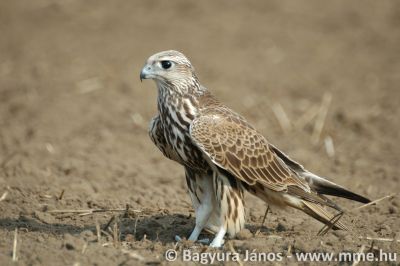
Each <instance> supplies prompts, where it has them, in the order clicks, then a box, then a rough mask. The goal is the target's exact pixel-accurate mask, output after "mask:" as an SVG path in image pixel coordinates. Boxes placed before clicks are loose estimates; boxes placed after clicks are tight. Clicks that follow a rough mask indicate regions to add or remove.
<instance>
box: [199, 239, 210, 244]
mask: <svg viewBox="0 0 400 266" xmlns="http://www.w3.org/2000/svg"><path fill="white" fill-rule="evenodd" d="M197 242H198V243H200V244H205V245H207V244H208V243H210V239H209V238H203V239H200V240H199V241H197Z"/></svg>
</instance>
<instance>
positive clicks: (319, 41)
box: [0, 0, 400, 265]
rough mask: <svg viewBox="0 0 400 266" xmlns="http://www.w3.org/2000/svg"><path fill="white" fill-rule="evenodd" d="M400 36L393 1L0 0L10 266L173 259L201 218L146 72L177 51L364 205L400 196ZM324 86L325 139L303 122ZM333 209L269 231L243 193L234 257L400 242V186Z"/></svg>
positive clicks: (1, 240) (272, 220)
mask: <svg viewBox="0 0 400 266" xmlns="http://www.w3.org/2000/svg"><path fill="white" fill-rule="evenodd" d="M399 28H400V3H399V2H398V1H372V0H371V1H351V2H350V1H329V2H327V1H317V0H315V1H278V0H276V1H255V0H252V1H186V0H180V1H176V0H174V1H155V0H151V1H140V2H139V1H136V2H135V1H94V0H92V1H77V0H68V1H55V0H37V1H1V2H0V32H1V37H0V197H1V198H0V265H11V264H12V265H141V264H162V265H164V264H168V262H167V261H166V260H165V258H164V252H165V251H166V250H168V249H170V248H174V247H176V246H175V241H174V236H175V235H180V236H182V237H186V236H188V234H189V233H190V231H191V229H192V228H193V226H194V212H193V209H192V207H191V203H190V198H189V196H188V193H187V189H186V183H185V180H184V175H183V169H182V168H181V167H180V166H178V165H177V164H175V163H174V162H172V161H169V160H167V159H165V158H163V156H162V154H161V153H160V152H159V151H158V150H157V149H156V147H155V146H154V145H153V144H152V143H151V141H150V139H149V138H148V135H147V124H148V122H149V121H150V119H151V118H152V116H154V115H155V113H156V104H155V103H156V89H155V86H154V84H153V83H152V82H147V81H146V82H143V83H140V81H139V72H140V69H141V67H142V66H143V64H144V62H145V60H146V59H147V58H148V57H149V56H150V55H152V54H153V53H155V52H158V51H161V50H167V49H176V50H180V51H182V52H184V53H185V54H186V55H187V56H188V57H189V58H190V59H191V61H192V63H193V64H194V66H195V67H196V70H197V73H198V76H199V78H200V80H201V81H202V83H203V84H204V85H205V86H207V87H208V88H209V89H210V90H211V91H212V92H213V93H214V94H215V95H216V96H217V97H218V98H219V99H221V100H222V101H224V102H225V103H226V104H227V105H229V106H231V107H232V108H233V109H235V110H237V111H238V112H239V113H241V114H243V115H244V116H246V117H247V118H248V120H250V121H251V123H253V124H254V125H255V126H256V127H257V129H259V131H261V132H262V133H263V134H264V135H265V136H266V137H267V138H268V139H269V140H270V141H271V142H272V143H274V144H275V145H276V146H278V147H280V148H281V149H282V150H283V151H284V152H286V153H287V154H289V155H290V156H291V157H292V158H294V159H296V160H298V161H299V162H301V163H302V164H303V165H305V166H306V167H307V168H308V169H309V170H311V171H313V172H316V173H317V174H320V175H322V176H327V177H329V178H331V179H332V180H334V181H335V182H337V183H339V184H341V185H343V186H346V187H348V188H351V189H352V190H354V191H355V192H357V193H360V194H362V195H365V196H367V197H369V198H371V199H379V198H381V197H384V196H387V195H391V194H394V193H398V191H399V190H400V185H399V170H398V168H397V167H398V163H399V158H400V149H399V137H400V134H399V131H400V124H399V117H400V111H399V110H400V109H399V107H398V106H399V103H400V87H399V86H400V85H399V84H400V31H399ZM324 95H331V97H332V101H331V105H330V106H329V109H328V113H327V117H326V120H325V124H324V128H323V130H322V133H321V136H320V141H319V142H318V143H315V141H313V139H312V135H313V131H314V124H315V121H316V119H314V120H312V121H311V122H309V123H303V122H302V121H305V120H304V117H306V116H307V114H312V113H313V110H317V109H316V108H317V107H318V106H319V105H320V104H321V100H322V99H323V97H324ZM279 105H280V106H282V108H283V110H284V111H285V113H286V114H287V116H288V118H289V120H290V122H291V125H292V126H291V128H290V129H287V130H283V129H282V127H281V126H280V124H279V121H278V119H277V117H276V116H275V113H274V111H273V109H274V108H275V109H276V108H277V106H279ZM314 112H315V111H314ZM317 120H318V119H317ZM329 139H331V140H333V146H334V151H335V152H334V154H332V152H330V153H328V152H327V149H326V147H329V145H328V146H326V145H325V143H328V144H329V143H330V142H329ZM329 154H330V155H329ZM397 195H398V194H397ZM335 200H336V199H335ZM337 202H338V203H339V204H340V205H341V206H343V207H344V208H345V209H346V210H349V211H348V213H346V214H345V215H344V218H343V219H344V221H345V222H346V223H347V225H348V226H349V227H350V228H351V230H350V231H349V232H343V231H342V232H341V231H335V232H331V231H330V232H328V233H327V234H326V235H325V236H316V234H317V233H318V231H319V229H320V228H321V227H322V225H321V224H320V223H318V222H316V221H314V220H313V219H312V218H310V217H308V216H306V215H305V214H303V213H301V212H299V211H296V210H279V209H272V212H271V213H269V214H268V216H267V219H266V222H265V224H264V226H261V223H262V220H263V215H264V212H265V210H266V205H265V204H264V203H263V202H261V201H259V200H257V199H255V198H253V197H250V196H247V200H246V205H247V206H246V209H247V210H246V211H247V226H246V228H247V229H246V230H244V231H243V232H241V233H240V235H239V236H238V237H237V238H236V239H233V240H229V241H227V243H226V244H225V247H224V249H225V250H231V248H233V249H234V250H236V251H237V252H239V253H241V254H244V253H245V251H246V250H249V251H253V250H255V251H257V252H282V253H283V254H285V256H286V254H292V253H293V254H294V253H295V252H334V253H335V254H337V253H338V252H342V251H350V252H358V251H359V250H361V249H362V248H363V250H364V251H365V252H367V251H371V252H375V253H376V252H379V249H382V250H383V251H384V252H399V247H400V243H399V239H400V198H399V197H398V196H394V197H391V198H386V199H384V200H382V201H381V202H379V203H378V204H377V205H374V206H369V207H365V208H362V209H360V210H352V209H354V208H356V207H358V206H360V204H358V203H355V202H350V201H347V200H341V199H337ZM126 206H128V207H129V209H128V211H114V212H112V211H107V212H98V213H92V214H90V213H89V214H88V213H86V214H85V213H83V215H82V213H54V212H52V211H54V210H87V209H118V210H124V209H125V208H126ZM80 214H81V215H80ZM112 217H115V218H114V219H113V220H111V222H110V223H109V225H108V226H107V224H108V222H109V221H110V219H111V218H112ZM96 225H98V226H100V229H104V232H103V233H101V235H100V241H99V239H98V236H97V230H96ZM16 228H17V229H18V230H17V249H16V257H17V258H16V259H17V261H16V262H12V255H13V241H14V236H15V229H16ZM209 237H211V236H209ZM366 237H370V238H385V239H397V242H396V241H382V240H368V239H365V238H366ZM185 247H187V248H189V247H190V248H191V250H194V251H196V250H197V251H204V250H206V246H202V245H201V244H194V245H193V244H191V243H183V244H180V245H179V246H177V247H176V248H177V249H178V251H179V252H181V251H182V249H183V248H185ZM399 256H400V255H399ZM399 256H398V258H397V263H398V262H399V261H400V258H399ZM336 263H337V262H331V263H329V264H331V265H335V264H336ZM175 264H185V263H184V262H182V260H181V259H178V260H177V261H176V262H175ZM220 264H221V263H220ZM227 264H230V265H237V262H229V263H227ZM273 264H275V265H276V264H278V265H285V264H293V265H295V264H296V261H295V260H294V259H293V258H285V259H284V260H283V261H281V262H274V263H273ZM305 264H309V263H305ZM345 264H346V263H345ZM347 264H351V262H350V263H349V262H347ZM375 264H378V263H375ZM379 264H380V265H384V264H386V263H384V262H381V263H379ZM393 264H394V262H393ZM361 265H362V264H361Z"/></svg>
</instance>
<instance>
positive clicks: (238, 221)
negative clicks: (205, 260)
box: [210, 172, 245, 247]
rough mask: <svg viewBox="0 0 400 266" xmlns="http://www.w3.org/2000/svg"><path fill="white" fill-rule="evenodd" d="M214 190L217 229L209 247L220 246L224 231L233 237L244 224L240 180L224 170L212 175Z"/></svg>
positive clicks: (242, 190)
mask: <svg viewBox="0 0 400 266" xmlns="http://www.w3.org/2000/svg"><path fill="white" fill-rule="evenodd" d="M214 192H215V197H216V199H217V202H218V208H217V210H218V211H217V213H218V218H219V222H218V223H217V224H218V227H219V228H218V230H217V234H216V236H215V238H214V240H213V241H212V242H211V244H210V246H211V247H221V246H222V245H223V243H224V236H225V235H226V233H228V235H229V236H230V237H234V236H235V235H236V234H237V233H238V232H239V231H240V230H242V229H243V227H244V224H245V213H244V199H243V195H244V189H243V186H242V184H241V183H240V181H238V180H236V179H235V178H234V177H233V176H232V175H230V174H229V173H226V172H222V173H219V174H218V175H215V176H214Z"/></svg>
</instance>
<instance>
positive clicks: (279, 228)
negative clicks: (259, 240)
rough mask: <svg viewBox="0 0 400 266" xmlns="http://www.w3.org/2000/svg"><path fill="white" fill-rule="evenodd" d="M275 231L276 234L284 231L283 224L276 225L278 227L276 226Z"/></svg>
mask: <svg viewBox="0 0 400 266" xmlns="http://www.w3.org/2000/svg"><path fill="white" fill-rule="evenodd" d="M276 231H278V232H283V231H286V227H285V226H284V225H283V224H281V223H278V225H277V226H276Z"/></svg>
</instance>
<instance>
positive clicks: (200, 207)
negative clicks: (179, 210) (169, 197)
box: [186, 168, 215, 241]
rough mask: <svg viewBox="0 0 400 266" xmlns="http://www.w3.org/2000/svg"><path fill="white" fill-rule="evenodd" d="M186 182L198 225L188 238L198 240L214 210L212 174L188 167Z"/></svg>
mask: <svg viewBox="0 0 400 266" xmlns="http://www.w3.org/2000/svg"><path fill="white" fill-rule="evenodd" d="M186 182H187V185H188V188H189V193H190V197H191V199H192V203H193V207H194V209H195V212H196V226H195V228H194V229H193V231H192V233H191V234H190V236H189V238H188V240H191V241H197V239H198V238H199V235H200V234H201V232H202V231H203V229H204V227H205V226H206V225H207V222H208V220H209V218H210V216H211V214H212V212H213V210H214V205H215V198H214V193H213V179H212V176H208V175H205V174H203V173H199V172H196V171H193V170H192V169H189V168H186Z"/></svg>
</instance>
